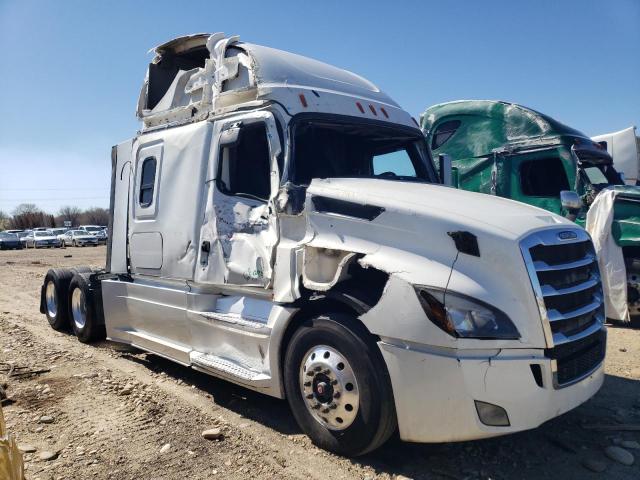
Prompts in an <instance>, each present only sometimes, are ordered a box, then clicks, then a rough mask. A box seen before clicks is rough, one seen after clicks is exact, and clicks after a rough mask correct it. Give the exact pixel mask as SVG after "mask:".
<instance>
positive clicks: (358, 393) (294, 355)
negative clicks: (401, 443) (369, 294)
mask: <svg viewBox="0 0 640 480" xmlns="http://www.w3.org/2000/svg"><path fill="white" fill-rule="evenodd" d="M284 386H285V391H286V395H287V399H288V401H289V405H290V406H291V410H292V411H293V415H294V417H295V419H296V421H297V422H298V425H299V426H300V428H301V429H302V430H303V431H304V432H305V433H306V434H307V435H308V436H309V437H310V438H311V440H312V441H313V443H314V444H315V445H317V446H318V447H320V448H323V449H325V450H329V451H331V452H335V453H337V454H339V455H346V456H356V455H363V454H365V453H367V452H370V451H372V450H375V449H376V448H378V447H379V446H381V445H382V444H383V443H384V442H385V441H386V440H387V439H388V438H389V437H390V436H391V434H392V433H393V432H394V431H395V430H396V427H397V420H396V412H395V406H394V401H393V391H392V388H391V381H390V379H389V374H388V372H387V368H386V365H385V363H384V360H383V359H382V355H381V353H380V350H379V348H378V346H377V345H376V343H375V341H374V339H373V337H372V336H371V335H370V334H369V332H367V331H366V329H365V328H364V327H363V326H362V325H361V324H360V323H359V322H358V321H357V320H356V319H355V318H354V317H352V316H350V315H346V314H341V313H332V314H329V315H323V316H318V317H315V318H312V319H310V320H307V321H305V322H304V323H303V324H302V325H301V326H300V327H299V328H298V330H296V332H295V333H294V334H293V336H292V338H291V341H290V342H289V345H288V347H287V351H286V355H285V360H284Z"/></svg>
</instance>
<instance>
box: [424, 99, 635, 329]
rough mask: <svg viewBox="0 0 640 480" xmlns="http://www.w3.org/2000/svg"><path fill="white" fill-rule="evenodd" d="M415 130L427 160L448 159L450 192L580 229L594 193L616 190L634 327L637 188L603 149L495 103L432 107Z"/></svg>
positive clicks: (546, 120)
mask: <svg viewBox="0 0 640 480" xmlns="http://www.w3.org/2000/svg"><path fill="white" fill-rule="evenodd" d="M420 124H421V128H422V130H423V131H424V133H425V136H426V139H427V142H428V144H429V147H430V149H431V151H432V153H433V155H434V156H437V155H441V154H447V155H449V156H450V158H451V162H452V167H453V168H452V175H451V177H452V178H451V183H452V184H453V186H455V187H457V188H461V189H464V190H470V191H474V192H481V193H488V194H491V195H498V196H501V197H506V198H510V199H512V200H517V201H520V202H524V203H528V204H530V205H534V206H537V207H540V208H543V209H545V210H549V211H551V212H553V213H557V214H560V215H564V216H566V217H568V218H570V219H572V220H574V221H575V222H576V223H578V224H579V225H581V226H584V225H585V220H586V213H587V210H588V209H589V207H590V206H591V204H592V202H593V200H594V199H595V197H596V195H597V194H598V193H599V192H600V191H601V190H602V189H604V188H608V187H609V188H614V189H615V190H618V194H617V196H616V200H615V203H614V220H613V224H612V235H613V238H614V239H615V241H616V243H617V245H619V246H620V247H621V248H622V253H623V257H624V260H625V266H626V269H627V287H628V288H627V302H628V306H629V314H630V317H631V319H632V321H633V322H634V323H636V322H638V320H639V319H640V188H639V187H635V186H626V185H625V184H624V181H623V179H622V178H621V176H620V174H619V173H618V172H617V171H616V170H615V168H614V167H613V160H612V158H611V156H610V155H609V153H607V150H606V147H604V146H603V145H601V144H599V143H597V142H594V141H593V140H591V139H590V138H589V137H587V136H586V135H585V134H583V133H582V132H579V131H578V130H574V129H573V128H570V127H568V126H566V125H563V124H562V123H560V122H558V121H557V120H555V119H553V118H551V117H549V116H547V115H544V114H542V113H540V112H537V111H535V110H532V109H530V108H527V107H523V106H521V105H517V104H514V103H508V102H502V101H489V100H463V101H455V102H448V103H442V104H438V105H434V106H432V107H429V108H428V109H427V110H426V111H425V112H424V113H423V114H422V115H421V117H420ZM434 158H435V157H434Z"/></svg>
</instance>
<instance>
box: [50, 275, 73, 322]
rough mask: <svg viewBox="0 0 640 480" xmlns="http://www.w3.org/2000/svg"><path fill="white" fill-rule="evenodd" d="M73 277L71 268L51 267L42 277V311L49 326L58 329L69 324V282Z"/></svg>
mask: <svg viewBox="0 0 640 480" xmlns="http://www.w3.org/2000/svg"><path fill="white" fill-rule="evenodd" d="M72 277H73V272H72V271H71V270H63V269H58V268H52V269H51V270H49V271H48V272H47V275H46V276H45V277H44V286H43V289H44V291H43V295H44V297H43V298H44V304H43V305H44V313H45V315H46V316H47V320H48V321H49V325H51V328H53V329H54V330H58V331H63V330H66V329H67V328H68V326H69V303H68V292H69V282H70V281H71V278H72Z"/></svg>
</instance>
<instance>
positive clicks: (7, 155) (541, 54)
mask: <svg viewBox="0 0 640 480" xmlns="http://www.w3.org/2000/svg"><path fill="white" fill-rule="evenodd" d="M275 5H276V6H272V2H265V1H262V2H260V1H256V2H253V1H250V0H243V1H232V2H231V1H230V2H221V1H202V2H197V1H192V2H186V1H185V2H178V1H146V2H144V1H139V2H124V1H123V2H115V1H113V2H97V1H96V2H94V1H64V0H60V1H53V0H52V1H31V0H13V1H11V0H0V45H2V68H1V70H0V112H2V120H0V210H4V211H6V212H11V211H12V210H13V208H15V206H16V205H17V204H19V203H22V202H32V203H36V204H37V205H39V206H40V207H41V208H43V209H44V210H46V211H49V212H51V213H55V212H56V211H57V209H58V208H59V207H60V206H61V205H65V204H74V205H78V206H80V207H82V208H86V207H89V206H94V205H95V206H104V207H107V206H108V192H109V179H110V160H109V158H110V147H111V145H113V144H115V143H118V142H119V141H122V140H124V139H126V138H128V137H131V136H133V134H134V133H135V132H136V130H137V128H138V123H137V121H136V118H135V112H134V110H135V104H136V101H137V97H138V93H139V90H140V86H141V83H142V79H143V77H144V73H145V69H146V64H147V63H148V61H149V60H150V58H151V54H147V51H148V50H149V49H150V48H152V47H153V46H155V45H157V44H159V43H162V42H164V41H166V40H168V39H170V38H172V37H175V36H179V35H183V34H188V33H195V32H216V31H223V32H225V33H227V34H239V35H240V37H241V39H244V40H246V41H250V42H253V43H261V44H265V45H268V46H272V47H276V48H281V49H284V50H289V51H293V52H296V53H300V54H303V55H307V56H310V57H314V58H317V59H319V60H322V61H325V62H328V63H331V64H334V65H337V66H339V67H342V68H346V69H348V70H352V71H354V72H356V73H358V74H360V75H363V76H364V77H367V78H368V79H369V80H371V81H373V82H374V83H376V84H377V85H378V86H380V87H381V88H382V89H383V90H385V91H386V92H387V93H388V94H389V95H391V97H393V98H394V99H395V100H396V101H398V102H399V103H400V104H401V105H402V106H403V107H404V108H406V109H407V110H409V112H411V113H412V114H413V115H414V116H416V117H417V116H418V115H419V113H420V112H421V111H423V110H424V109H425V108H426V107H427V106H430V105H433V104H435V103H439V102H443V101H448V100H455V99H461V98H491V99H503V100H510V101H514V102H518V103H522V104H524V105H527V106H530V107H532V108H535V109H537V110H540V111H542V112H544V113H547V114H549V115H551V116H552V117H555V118H557V119H558V120H560V121H562V122H564V123H566V124H568V125H571V126H573V127H575V128H577V129H579V130H582V131H584V132H585V133H587V134H589V135H595V134H598V133H606V132H611V131H614V130H619V129H622V128H625V127H628V126H630V125H636V126H638V127H640V0H606V1H604V0H565V1H557V0H555V1H550V0H549V1H548V0H538V1H535V2H532V1H525V0H521V1H517V0H500V1H498V0H484V1H464V0H458V1H455V2H449V1H443V0H440V1H437V2H436V1H414V2H409V1H395V2H375V1H372V0H369V1H363V2H359V1H330V0H327V1H318V2H301V1H295V2H279V3H278V4H275Z"/></svg>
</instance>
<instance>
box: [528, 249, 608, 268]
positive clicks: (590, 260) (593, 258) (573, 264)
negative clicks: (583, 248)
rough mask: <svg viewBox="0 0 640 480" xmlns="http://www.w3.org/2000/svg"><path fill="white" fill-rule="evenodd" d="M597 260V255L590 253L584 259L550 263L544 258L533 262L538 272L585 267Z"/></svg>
mask: <svg viewBox="0 0 640 480" xmlns="http://www.w3.org/2000/svg"><path fill="white" fill-rule="evenodd" d="M595 261H596V256H595V255H593V254H591V253H588V254H587V255H586V256H585V257H584V258H583V259H581V260H576V261H575V262H568V263H558V264H557V265H549V264H548V263H546V262H543V261H542V260H538V261H535V262H533V265H534V267H535V269H536V271H537V272H554V271H556V270H573V269H574V268H580V267H584V266H586V265H591V264H592V263H593V262H595Z"/></svg>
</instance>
